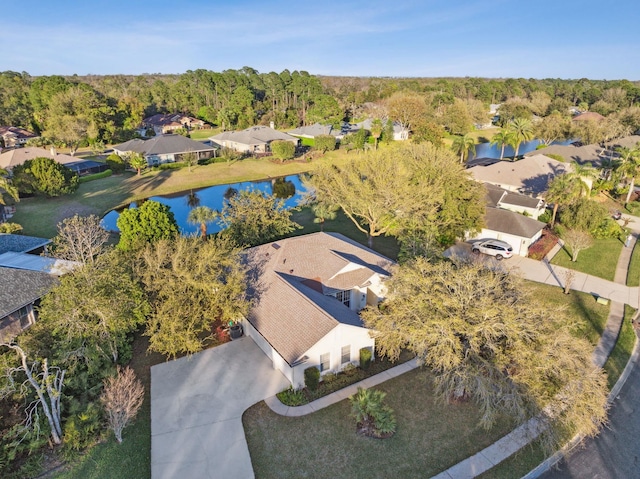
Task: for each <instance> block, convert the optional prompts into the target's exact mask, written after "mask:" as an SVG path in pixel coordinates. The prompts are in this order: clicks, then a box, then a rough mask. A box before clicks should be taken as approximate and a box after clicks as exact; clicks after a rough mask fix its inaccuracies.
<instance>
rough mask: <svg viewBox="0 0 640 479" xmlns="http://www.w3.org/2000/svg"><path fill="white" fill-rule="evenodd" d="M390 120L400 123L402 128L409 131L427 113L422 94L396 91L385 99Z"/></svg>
mask: <svg viewBox="0 0 640 479" xmlns="http://www.w3.org/2000/svg"><path fill="white" fill-rule="evenodd" d="M387 109H388V111H389V117H390V120H394V121H397V122H398V123H400V125H401V126H402V128H404V129H405V130H407V131H411V130H412V128H413V126H414V125H416V124H417V123H419V122H420V120H422V119H423V118H424V117H425V115H426V113H427V104H426V102H425V99H424V97H423V96H421V95H418V94H417V93H410V92H397V93H394V94H393V95H391V97H390V98H389V99H388V100H387Z"/></svg>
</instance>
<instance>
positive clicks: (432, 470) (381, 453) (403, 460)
mask: <svg viewBox="0 0 640 479" xmlns="http://www.w3.org/2000/svg"><path fill="white" fill-rule="evenodd" d="M377 389H381V390H383V391H385V392H387V397H386V403H387V404H388V405H389V406H391V407H392V408H393V409H394V411H395V415H396V418H397V421H398V429H397V433H396V434H395V435H394V436H393V437H392V438H389V439H384V440H379V439H369V438H364V437H359V436H357V435H356V432H355V422H354V420H353V419H352V418H351V417H350V405H349V402H348V401H347V400H344V401H341V402H339V403H337V404H334V405H333V406H330V407H328V408H326V409H322V410H320V411H318V412H316V413H314V414H311V415H309V416H303V417H300V418H290V417H283V416H279V415H277V414H275V413H274V412H272V411H271V410H270V409H269V408H268V407H267V406H266V405H265V404H264V402H260V403H258V404H257V405H255V406H253V407H252V408H250V409H248V410H247V412H245V414H244V416H243V423H244V426H245V433H246V436H247V441H248V444H249V451H250V453H251V460H252V463H253V467H254V470H255V474H256V478H258V479H260V478H275V477H277V478H280V479H286V478H296V479H297V478H300V477H306V478H318V479H319V478H336V477H350V478H373V477H402V478H414V477H415V478H424V477H430V476H432V475H434V474H436V473H438V472H440V471H442V470H445V469H447V468H448V467H450V466H452V465H453V464H455V463H457V462H459V461H461V460H462V459H465V458H466V457H468V456H470V455H472V454H473V453H475V452H477V451H479V450H481V449H483V448H484V447H486V446H488V445H489V444H491V443H493V442H494V441H495V440H496V439H498V438H500V437H502V436H503V435H504V434H506V433H507V432H508V431H509V430H510V429H511V428H510V424H509V423H508V422H507V421H505V420H502V421H500V422H499V424H498V425H496V427H494V428H493V429H492V430H490V431H485V430H484V429H482V428H479V427H478V426H477V421H478V418H479V411H478V409H477V408H476V407H475V406H473V405H472V404H469V403H461V404H442V403H440V402H437V401H436V400H435V399H434V396H433V391H432V387H431V377H430V376H429V374H428V373H427V372H426V371H423V370H419V369H418V370H414V371H411V372H409V373H407V374H404V375H402V376H400V377H398V378H395V379H393V380H390V381H388V382H386V383H384V384H382V385H381V386H379V387H377Z"/></svg>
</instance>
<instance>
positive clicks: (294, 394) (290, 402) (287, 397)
mask: <svg viewBox="0 0 640 479" xmlns="http://www.w3.org/2000/svg"><path fill="white" fill-rule="evenodd" d="M314 369H315V368H314ZM276 397H277V398H278V399H279V400H280V402H281V403H282V404H284V405H285V406H302V405H303V404H307V403H308V402H309V401H307V398H306V396H305V394H304V392H302V391H299V390H296V389H293V388H292V387H291V386H289V387H288V388H287V389H285V390H284V391H280V392H279V393H278V394H276Z"/></svg>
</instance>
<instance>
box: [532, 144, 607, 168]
mask: <svg viewBox="0 0 640 479" xmlns="http://www.w3.org/2000/svg"><path fill="white" fill-rule="evenodd" d="M602 152H603V149H602V148H601V147H600V146H598V145H583V146H573V145H549V146H547V147H545V148H541V149H539V150H535V151H530V152H528V153H525V154H524V156H525V157H530V156H535V155H560V156H561V157H562V158H563V159H564V160H565V161H575V162H576V163H578V164H580V165H584V164H586V163H591V165H592V166H599V165H600V163H601V161H602V157H601V153H602Z"/></svg>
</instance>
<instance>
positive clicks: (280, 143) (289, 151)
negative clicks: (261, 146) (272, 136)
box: [269, 140, 296, 162]
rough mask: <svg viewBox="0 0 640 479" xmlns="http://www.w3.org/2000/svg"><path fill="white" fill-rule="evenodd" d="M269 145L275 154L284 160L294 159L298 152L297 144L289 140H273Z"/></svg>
mask: <svg viewBox="0 0 640 479" xmlns="http://www.w3.org/2000/svg"><path fill="white" fill-rule="evenodd" d="M269 146H270V147H271V152H272V153H273V156H275V157H276V158H278V159H279V160H280V161H282V162H284V161H285V160H291V159H293V157H294V156H295V154H296V145H294V144H293V143H291V142H290V141H287V140H276V141H272V142H271V144H270V145H269Z"/></svg>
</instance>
